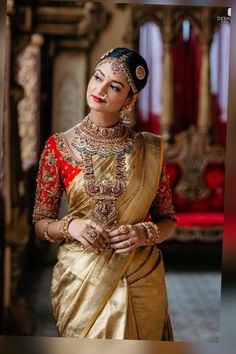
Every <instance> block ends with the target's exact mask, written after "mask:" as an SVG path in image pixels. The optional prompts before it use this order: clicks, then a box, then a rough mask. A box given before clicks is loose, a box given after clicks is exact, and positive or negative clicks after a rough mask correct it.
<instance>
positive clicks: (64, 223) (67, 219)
mask: <svg viewBox="0 0 236 354" xmlns="http://www.w3.org/2000/svg"><path fill="white" fill-rule="evenodd" d="M75 219H79V217H78V216H75V215H66V216H64V217H63V218H62V219H61V220H60V228H59V231H60V235H61V237H62V239H64V240H66V241H68V242H73V241H75V239H74V237H73V236H72V235H71V233H70V230H69V226H70V224H71V222H72V221H73V220H75Z"/></svg>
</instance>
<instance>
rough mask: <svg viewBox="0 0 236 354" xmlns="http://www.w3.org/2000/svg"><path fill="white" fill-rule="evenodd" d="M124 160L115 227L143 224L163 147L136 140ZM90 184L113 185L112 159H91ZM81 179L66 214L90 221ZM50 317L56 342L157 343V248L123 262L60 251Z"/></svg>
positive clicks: (68, 247) (160, 325)
mask: <svg viewBox="0 0 236 354" xmlns="http://www.w3.org/2000/svg"><path fill="white" fill-rule="evenodd" d="M135 144H136V146H135V149H134V151H133V152H131V153H130V154H127V156H126V170H127V188H126V192H125V194H124V195H123V196H122V197H121V198H120V199H118V200H117V202H116V207H117V209H118V212H119V218H118V220H119V224H120V225H121V224H135V223H138V222H141V221H143V220H144V219H145V216H146V215H147V213H148V210H149V208H150V205H151V203H152V200H153V198H154V196H155V194H156V191H157V188H158V181H159V178H160V172H161V167H162V144H161V141H160V139H159V138H157V137H155V136H154V135H152V134H137V135H136V141H135ZM93 162H94V170H95V178H96V180H99V178H101V177H102V176H103V175H104V174H105V175H106V176H107V177H108V178H111V179H112V168H113V158H112V157H108V158H105V159H104V158H101V157H97V156H95V157H94V161H93ZM83 182H84V181H83V174H82V173H80V174H79V175H78V176H76V177H75V178H74V180H73V181H72V183H71V186H70V188H69V190H68V194H67V196H68V203H69V212H70V213H71V214H74V215H78V216H79V217H81V218H89V216H90V211H91V207H92V205H93V201H92V200H91V198H89V197H88V195H87V194H86V192H85V189H84V187H83ZM51 295H52V296H51V297H52V305H53V314H54V317H55V320H56V324H57V329H58V333H59V335H60V336H68V337H80V338H85V337H86V338H112V339H124V338H127V339H159V340H161V339H162V337H163V333H164V328H165V323H166V320H167V316H168V314H167V296H166V288H165V281H164V268H163V264H162V259H161V255H160V253H159V251H158V249H157V248H156V247H138V248H137V249H135V250H133V251H132V252H131V253H130V254H128V255H126V256H123V255H120V254H116V253H114V252H113V251H111V250H106V251H103V252H101V253H100V254H99V255H97V254H94V253H92V252H90V251H87V250H84V249H83V248H82V247H80V246H79V245H76V244H74V243H73V244H67V243H63V244H62V245H61V246H60V247H59V253H58V262H57V264H56V265H55V267H54V271H53V279H52V286H51Z"/></svg>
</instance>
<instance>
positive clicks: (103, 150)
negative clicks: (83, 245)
mask: <svg viewBox="0 0 236 354" xmlns="http://www.w3.org/2000/svg"><path fill="white" fill-rule="evenodd" d="M133 134H134V133H133V132H132V131H130V130H128V129H127V128H126V127H125V126H124V125H123V124H122V123H121V122H119V123H118V124H117V125H116V126H114V127H111V128H101V127H97V126H96V125H95V124H93V123H92V122H91V120H90V119H89V117H88V116H87V117H86V118H85V119H84V120H83V121H82V122H81V123H80V124H79V125H78V126H77V127H76V128H75V137H74V139H73V141H72V146H73V147H74V148H75V149H76V150H77V151H79V152H80V154H81V157H82V163H83V174H84V187H85V191H86V193H87V195H88V196H89V197H91V198H92V199H93V201H94V206H93V209H92V212H91V218H92V219H93V220H94V221H95V222H97V223H98V224H100V225H102V226H104V227H106V228H109V227H111V226H112V225H118V211H117V209H116V206H115V201H116V200H117V199H118V198H119V197H121V195H122V194H123V193H124V191H125V187H126V176H125V171H126V169H125V153H126V152H131V151H132V150H133V148H134V139H133ZM95 154H98V155H99V156H101V157H102V158H106V157H109V156H114V161H113V163H114V174H113V179H114V182H112V181H111V180H109V179H108V178H107V177H106V176H104V177H103V176H102V177H101V178H100V180H99V181H97V182H96V181H95V175H94V168H93V160H92V156H93V155H95Z"/></svg>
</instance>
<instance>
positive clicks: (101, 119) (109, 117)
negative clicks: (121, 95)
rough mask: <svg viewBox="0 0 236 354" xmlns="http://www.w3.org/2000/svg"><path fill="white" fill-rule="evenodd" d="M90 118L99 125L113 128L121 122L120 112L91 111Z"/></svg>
mask: <svg viewBox="0 0 236 354" xmlns="http://www.w3.org/2000/svg"><path fill="white" fill-rule="evenodd" d="M89 119H90V120H91V122H92V123H93V124H95V125H96V126H97V127H101V128H111V127H114V126H115V125H116V124H117V123H118V122H119V113H104V112H98V111H92V110H91V111H90V112H89Z"/></svg>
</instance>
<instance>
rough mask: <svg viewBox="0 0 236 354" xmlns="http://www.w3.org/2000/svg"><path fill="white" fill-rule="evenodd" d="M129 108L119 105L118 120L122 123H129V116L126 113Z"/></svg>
mask: <svg viewBox="0 0 236 354" xmlns="http://www.w3.org/2000/svg"><path fill="white" fill-rule="evenodd" d="M128 112H129V110H127V109H126V108H125V107H121V110H120V121H121V122H122V123H124V124H130V123H131V121H130V116H129V114H128Z"/></svg>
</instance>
